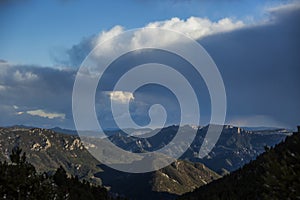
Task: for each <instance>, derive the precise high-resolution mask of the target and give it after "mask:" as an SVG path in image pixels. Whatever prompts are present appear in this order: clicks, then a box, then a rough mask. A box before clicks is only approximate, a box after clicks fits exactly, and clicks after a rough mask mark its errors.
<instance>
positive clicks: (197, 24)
mask: <svg viewBox="0 0 300 200" xmlns="http://www.w3.org/2000/svg"><path fill="white" fill-rule="evenodd" d="M244 26H245V24H244V22H242V21H234V20H232V19H230V18H223V19H220V20H219V21H216V22H213V21H211V20H209V19H207V18H199V17H190V18H188V19H186V20H182V19H179V18H177V17H175V18H172V19H170V20H166V21H158V22H152V23H149V24H148V25H147V26H146V27H147V28H164V29H169V30H174V31H178V32H181V33H184V34H186V35H188V36H189V37H191V38H193V39H196V40H197V39H200V38H203V37H205V36H208V35H212V34H216V33H221V32H227V31H232V30H235V29H239V28H242V27H244Z"/></svg>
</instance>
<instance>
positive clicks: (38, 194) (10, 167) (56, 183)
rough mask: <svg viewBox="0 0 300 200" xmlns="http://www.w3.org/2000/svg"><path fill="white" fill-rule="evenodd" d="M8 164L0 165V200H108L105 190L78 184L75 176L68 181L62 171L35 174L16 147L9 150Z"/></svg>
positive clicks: (82, 183)
mask: <svg viewBox="0 0 300 200" xmlns="http://www.w3.org/2000/svg"><path fill="white" fill-rule="evenodd" d="M10 161H11V163H8V162H6V161H4V162H0V198H1V199H32V200H35V199H39V200H40V199H45V200H49V199H57V200H60V199H63V200H67V199H70V200H77V199H78V200H80V199H91V200H92V199H101V200H109V199H112V198H111V197H110V196H109V195H108V192H107V190H106V189H105V188H103V187H101V186H95V185H91V184H90V183H89V182H88V181H84V180H83V181H82V182H81V181H79V179H78V177H77V176H75V177H74V176H71V177H68V175H67V173H66V171H65V170H64V169H63V167H60V168H58V169H57V170H56V172H55V173H54V175H49V174H47V173H38V172H37V171H36V169H35V167H34V166H33V165H32V164H30V163H28V162H27V161H26V154H25V153H23V154H22V150H21V149H20V148H19V147H15V148H14V149H13V150H12V154H11V155H10Z"/></svg>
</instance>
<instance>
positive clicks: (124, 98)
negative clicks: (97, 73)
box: [109, 91, 134, 104]
mask: <svg viewBox="0 0 300 200" xmlns="http://www.w3.org/2000/svg"><path fill="white" fill-rule="evenodd" d="M109 97H110V99H111V100H112V101H116V102H119V103H122V104H123V103H128V102H129V101H130V100H133V99H134V96H133V94H132V93H131V92H123V91H113V92H109Z"/></svg>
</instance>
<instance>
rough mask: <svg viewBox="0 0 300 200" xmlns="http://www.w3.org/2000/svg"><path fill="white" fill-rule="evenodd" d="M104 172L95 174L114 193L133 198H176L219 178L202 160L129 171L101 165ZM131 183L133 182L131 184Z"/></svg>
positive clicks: (180, 161)
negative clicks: (140, 172) (133, 172)
mask: <svg viewBox="0 0 300 200" xmlns="http://www.w3.org/2000/svg"><path fill="white" fill-rule="evenodd" d="M101 168H103V169H104V172H100V173H98V174H97V175H96V176H98V177H100V178H101V179H102V182H103V184H104V185H105V186H109V187H110V188H111V191H112V192H113V193H118V194H119V195H121V196H126V197H130V198H132V199H173V198H174V197H176V196H177V195H181V194H184V193H186V192H189V191H192V190H193V189H195V188H197V187H200V186H202V185H205V184H207V183H209V182H211V181H213V180H216V179H218V178H220V176H219V175H218V174H216V173H215V172H213V171H212V170H210V169H209V168H207V167H206V166H205V165H203V164H201V163H191V162H187V161H182V160H179V161H176V162H174V163H172V164H171V165H169V166H167V167H165V168H162V169H160V170H157V171H155V172H149V173H143V174H130V173H124V172H120V171H116V170H113V169H110V168H108V167H106V166H101ZM130 183H131V184H130Z"/></svg>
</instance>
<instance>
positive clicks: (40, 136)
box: [0, 126, 220, 199]
mask: <svg viewBox="0 0 300 200" xmlns="http://www.w3.org/2000/svg"><path fill="white" fill-rule="evenodd" d="M115 135H116V136H117V135H118V134H115ZM15 147H19V148H21V149H22V150H23V152H25V153H26V157H27V160H28V162H29V163H31V164H32V165H33V166H35V168H36V169H37V171H38V172H48V173H49V174H53V173H54V172H55V170H56V169H57V168H59V167H60V166H62V167H63V168H64V169H65V170H66V172H67V173H68V174H69V175H73V176H78V177H79V179H85V180H88V181H90V182H92V183H94V184H98V185H104V186H106V187H109V188H111V191H110V192H111V193H113V194H122V195H123V196H126V197H131V198H137V199H140V198H139V197H141V198H143V199H145V198H147V197H151V198H152V197H163V199H165V198H168V199H170V198H174V197H175V196H177V195H180V194H183V193H185V192H189V191H192V190H193V189H195V188H197V187H199V186H201V185H203V184H206V183H208V182H210V181H212V180H215V179H217V178H220V176H219V175H218V174H217V173H215V172H213V171H212V170H210V169H209V168H207V167H206V166H205V165H203V164H201V163H191V162H187V161H177V162H175V163H173V164H172V165H170V166H168V167H166V168H163V169H160V170H158V171H156V172H151V173H146V174H129V173H124V172H118V171H115V170H113V169H111V168H108V167H106V166H105V165H101V164H100V163H99V161H97V160H96V159H95V158H94V157H93V156H92V155H91V154H90V153H89V152H88V151H87V149H86V148H93V146H92V145H90V146H83V144H82V143H81V141H80V138H79V137H78V136H75V135H73V134H61V133H57V132H55V131H53V130H48V129H40V128H27V127H20V126H16V127H9V128H0V160H1V161H9V155H10V152H11V150H12V149H14V148H15ZM139 187H140V188H143V190H137V189H135V188H139ZM141 191H142V192H141ZM151 198H150V199H151Z"/></svg>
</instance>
